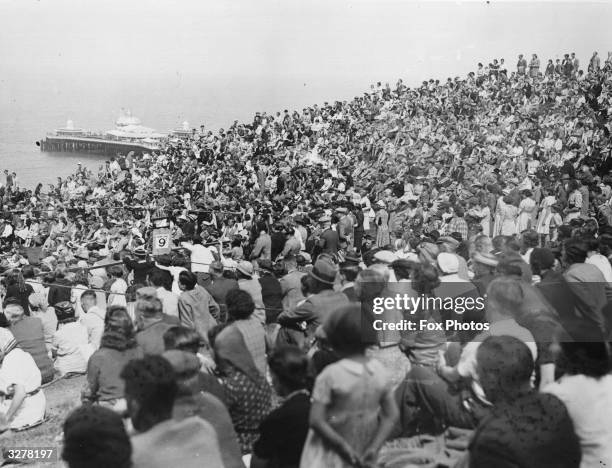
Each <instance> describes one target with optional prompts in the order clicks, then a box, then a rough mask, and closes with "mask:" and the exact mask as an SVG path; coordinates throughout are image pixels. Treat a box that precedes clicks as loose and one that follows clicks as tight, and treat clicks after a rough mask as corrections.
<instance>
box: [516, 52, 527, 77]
mask: <svg viewBox="0 0 612 468" xmlns="http://www.w3.org/2000/svg"><path fill="white" fill-rule="evenodd" d="M526 70H527V60H525V59H524V58H523V54H520V55H519V56H518V62H517V64H516V72H517V73H518V74H519V75H524V74H525V71H526Z"/></svg>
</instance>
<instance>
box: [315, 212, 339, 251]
mask: <svg viewBox="0 0 612 468" xmlns="http://www.w3.org/2000/svg"><path fill="white" fill-rule="evenodd" d="M319 223H320V224H321V229H322V230H323V232H322V234H321V237H320V238H319V247H320V248H321V252H322V253H326V254H329V255H336V254H337V253H338V244H339V243H340V237H339V236H338V232H337V231H335V230H334V229H333V228H332V219H331V217H330V216H327V215H325V216H322V217H321V218H319Z"/></svg>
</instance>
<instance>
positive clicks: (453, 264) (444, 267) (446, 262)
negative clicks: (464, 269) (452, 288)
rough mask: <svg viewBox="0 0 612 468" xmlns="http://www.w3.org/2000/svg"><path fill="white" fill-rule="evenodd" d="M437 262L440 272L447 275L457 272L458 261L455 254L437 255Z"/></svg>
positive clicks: (444, 253)
mask: <svg viewBox="0 0 612 468" xmlns="http://www.w3.org/2000/svg"><path fill="white" fill-rule="evenodd" d="M437 261H438V266H439V267H440V270H441V271H442V272H443V273H446V274H447V275H449V274H453V273H457V272H458V271H459V260H458V259H457V256H456V255H455V254H452V253H447V252H442V253H440V254H439V255H438V258H437Z"/></svg>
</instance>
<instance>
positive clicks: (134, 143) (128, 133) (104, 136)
mask: <svg viewBox="0 0 612 468" xmlns="http://www.w3.org/2000/svg"><path fill="white" fill-rule="evenodd" d="M167 138H168V135H167V134H164V133H158V132H156V131H155V130H153V129H152V128H149V127H143V126H142V125H140V120H139V119H138V118H136V117H133V116H132V114H131V113H130V112H129V111H128V112H126V113H125V112H124V114H123V115H122V116H121V117H119V119H117V122H116V127H115V128H114V129H113V130H109V131H107V132H105V133H100V132H91V131H85V130H83V129H82V128H75V126H74V122H73V121H72V120H68V122H67V123H66V126H65V127H64V128H60V129H58V130H56V131H55V132H53V133H48V134H47V136H46V137H45V138H43V139H41V140H40V141H37V142H36V144H37V145H38V146H40V150H41V151H67V152H69V151H75V152H79V153H100V154H105V155H113V154H117V153H127V152H130V151H137V152H151V151H156V150H159V149H160V148H161V146H162V142H163V141H164V140H166V139H167Z"/></svg>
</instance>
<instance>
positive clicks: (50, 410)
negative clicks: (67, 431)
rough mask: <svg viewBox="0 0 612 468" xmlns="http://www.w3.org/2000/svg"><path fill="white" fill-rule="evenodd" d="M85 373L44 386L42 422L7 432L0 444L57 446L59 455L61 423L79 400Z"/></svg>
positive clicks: (2, 436) (34, 464)
mask: <svg viewBox="0 0 612 468" xmlns="http://www.w3.org/2000/svg"><path fill="white" fill-rule="evenodd" d="M84 383H85V376H78V377H72V378H68V379H60V380H56V381H55V382H53V383H51V384H49V385H48V386H46V387H45V388H44V389H43V391H44V392H45V397H46V399H47V414H46V418H45V422H44V423H43V424H41V425H40V426H37V427H34V428H32V429H29V430H27V431H22V432H12V431H11V432H8V433H5V434H3V435H1V436H0V447H1V448H2V449H3V450H4V449H7V448H11V447H41V448H42V447H45V448H50V447H54V448H57V451H58V457H59V456H61V443H62V425H63V423H64V420H65V419H66V416H68V414H69V413H70V411H72V410H73V409H74V408H76V407H78V406H80V404H81V389H82V388H83V385H84ZM27 466H29V467H30V466H32V467H34V466H42V467H47V468H48V467H51V466H63V464H62V463H59V462H56V463H44V464H40V463H33V464H28V465H27Z"/></svg>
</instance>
